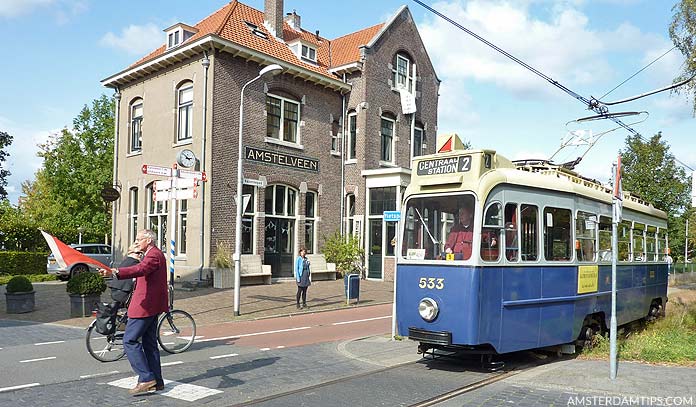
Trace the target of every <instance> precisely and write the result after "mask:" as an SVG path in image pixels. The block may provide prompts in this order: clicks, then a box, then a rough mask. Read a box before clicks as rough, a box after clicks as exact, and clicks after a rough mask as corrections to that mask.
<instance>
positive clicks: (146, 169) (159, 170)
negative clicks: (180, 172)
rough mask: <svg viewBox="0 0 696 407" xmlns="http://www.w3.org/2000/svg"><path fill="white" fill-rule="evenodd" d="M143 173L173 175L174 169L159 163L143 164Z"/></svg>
mask: <svg viewBox="0 0 696 407" xmlns="http://www.w3.org/2000/svg"><path fill="white" fill-rule="evenodd" d="M142 171H143V174H147V175H162V176H165V177H171V176H172V169H171V168H169V167H160V166H158V165H149V164H143V168H142Z"/></svg>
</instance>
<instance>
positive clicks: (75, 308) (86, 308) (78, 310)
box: [70, 294, 101, 318]
mask: <svg viewBox="0 0 696 407" xmlns="http://www.w3.org/2000/svg"><path fill="white" fill-rule="evenodd" d="M99 301H101V294H70V318H75V317H91V316H92V310H94V309H96V308H97V304H98V303H99Z"/></svg>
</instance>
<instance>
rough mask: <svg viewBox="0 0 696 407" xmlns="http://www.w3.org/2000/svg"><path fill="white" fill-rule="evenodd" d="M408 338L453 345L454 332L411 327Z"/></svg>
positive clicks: (433, 343)
mask: <svg viewBox="0 0 696 407" xmlns="http://www.w3.org/2000/svg"><path fill="white" fill-rule="evenodd" d="M408 338H409V339H412V340H414V341H418V342H423V343H428V344H432V345H442V346H451V345H452V332H445V331H428V330H426V329H420V328H414V327H409V328H408Z"/></svg>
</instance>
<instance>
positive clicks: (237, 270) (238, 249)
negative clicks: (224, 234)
mask: <svg viewBox="0 0 696 407" xmlns="http://www.w3.org/2000/svg"><path fill="white" fill-rule="evenodd" d="M282 70H283V68H282V67H281V66H280V65H277V64H272V65H268V66H267V67H265V68H263V69H261V71H259V74H258V76H256V77H255V78H254V79H252V80H250V81H249V82H247V83H245V84H244V86H242V91H241V92H240V96H239V140H238V144H239V145H238V147H239V151H238V155H237V219H236V222H235V233H234V315H235V316H239V315H240V314H239V291H240V290H239V285H240V282H241V260H242V236H241V235H242V211H243V200H244V199H243V197H242V181H243V178H242V177H243V171H242V153H243V152H242V132H243V130H244V90H245V89H246V87H247V86H249V85H250V84H251V83H253V82H254V81H256V80H257V79H259V78H261V77H263V76H267V75H268V76H273V75H276V74H278V73H280V71H282Z"/></svg>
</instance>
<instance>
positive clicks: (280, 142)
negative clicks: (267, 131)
mask: <svg viewBox="0 0 696 407" xmlns="http://www.w3.org/2000/svg"><path fill="white" fill-rule="evenodd" d="M263 141H265V142H266V143H268V144H277V145H279V146H283V147H288V148H294V149H295V150H304V146H303V145H302V144H297V143H291V142H289V141H284V140H278V139H274V138H272V137H265V138H264V139H263Z"/></svg>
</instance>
